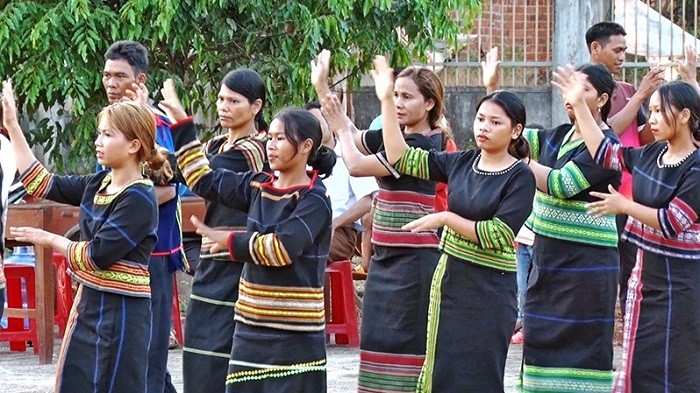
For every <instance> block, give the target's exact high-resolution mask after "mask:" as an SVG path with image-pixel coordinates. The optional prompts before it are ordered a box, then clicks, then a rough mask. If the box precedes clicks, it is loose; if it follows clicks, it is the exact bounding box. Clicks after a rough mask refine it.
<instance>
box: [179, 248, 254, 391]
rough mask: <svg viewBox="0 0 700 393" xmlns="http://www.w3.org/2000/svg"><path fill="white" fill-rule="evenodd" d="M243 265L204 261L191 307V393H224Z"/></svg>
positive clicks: (187, 383)
mask: <svg viewBox="0 0 700 393" xmlns="http://www.w3.org/2000/svg"><path fill="white" fill-rule="evenodd" d="M243 265H244V264H243V263H235V262H231V261H219V260H213V259H211V258H208V259H207V258H205V259H202V260H201V261H200V263H199V266H198V267H197V271H196V272H195V275H194V280H193V281H192V293H191V295H190V299H189V303H188V306H187V322H186V324H185V345H184V346H183V352H182V366H183V383H184V390H185V392H187V393H200V392H201V393H223V392H224V391H225V390H226V373H227V370H228V361H229V357H230V356H231V346H232V343H233V333H234V331H235V330H236V322H235V321H234V320H233V317H234V315H235V303H236V300H238V282H239V280H240V278H241V272H242V271H243Z"/></svg>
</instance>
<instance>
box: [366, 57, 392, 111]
mask: <svg viewBox="0 0 700 393" xmlns="http://www.w3.org/2000/svg"><path fill="white" fill-rule="evenodd" d="M373 62H374V69H373V70H371V71H370V73H371V75H372V78H373V79H374V90H375V91H376V93H377V98H379V100H380V101H384V100H393V99H394V70H393V69H392V68H391V67H389V63H387V61H386V57H384V56H375V57H374V61H373Z"/></svg>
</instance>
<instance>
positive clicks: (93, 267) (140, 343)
mask: <svg viewBox="0 0 700 393" xmlns="http://www.w3.org/2000/svg"><path fill="white" fill-rule="evenodd" d="M2 105H3V123H4V126H5V128H7V130H8V132H9V135H10V139H11V141H12V147H13V150H14V153H15V157H16V161H17V167H18V169H19V171H20V173H21V174H22V175H21V180H22V182H23V184H24V187H25V188H26V190H27V192H28V193H29V194H31V195H33V196H35V197H38V198H46V199H50V200H53V201H56V202H59V203H66V204H70V205H74V206H80V210H81V211H80V239H81V240H80V241H70V240H69V239H67V238H65V237H63V236H60V235H56V234H53V233H49V232H46V231H44V230H42V229H39V228H31V227H20V228H10V232H11V233H12V235H13V236H14V237H15V238H16V239H17V240H19V241H26V242H31V243H34V244H35V245H37V246H45V247H51V248H53V250H54V251H57V252H60V253H62V254H64V255H65V256H66V259H67V261H68V274H69V275H70V276H71V277H72V278H73V279H74V280H76V281H77V282H78V283H80V284H81V285H80V287H79V289H78V292H77V294H76V296H75V300H74V303H73V308H72V310H71V314H70V317H69V321H68V326H67V328H66V333H65V337H64V340H63V346H62V348H61V353H60V355H59V361H58V369H57V371H56V391H57V392H86V391H100V392H102V391H126V390H128V391H133V392H143V391H145V390H146V367H147V361H148V346H149V341H150V330H151V302H150V296H151V289H150V286H149V274H148V260H149V258H150V255H151V251H152V250H153V247H154V245H155V242H156V227H157V224H158V206H157V203H156V196H155V192H154V190H153V183H152V182H151V180H149V179H147V178H145V177H144V175H143V171H144V169H145V167H148V168H149V169H150V170H151V171H153V172H159V173H160V175H162V176H165V177H169V176H171V175H172V172H171V171H170V168H169V166H168V164H167V162H166V158H165V156H164V155H163V153H162V152H161V151H160V150H159V149H158V148H157V146H156V144H155V125H156V124H155V118H154V116H153V112H151V110H150V109H148V107H146V106H144V105H141V104H137V103H133V102H117V103H114V104H111V105H109V106H108V107H106V108H104V109H103V110H102V112H100V114H99V115H98V118H97V120H98V123H99V125H98V127H97V137H96V140H95V148H96V156H97V162H98V163H99V164H101V165H103V166H106V167H110V168H111V169H112V170H111V172H108V171H100V172H98V173H95V174H90V175H85V176H58V175H55V174H52V173H50V172H49V171H48V170H47V169H46V168H45V167H44V166H43V165H42V164H40V163H39V161H37V159H36V157H35V156H34V154H33V153H32V151H31V149H30V148H29V145H28V144H27V141H26V139H25V138H24V135H23V134H22V130H21V128H20V126H19V123H18V121H17V108H16V104H15V100H14V94H13V91H12V86H11V84H10V82H9V81H7V82H5V83H4V85H3V97H2Z"/></svg>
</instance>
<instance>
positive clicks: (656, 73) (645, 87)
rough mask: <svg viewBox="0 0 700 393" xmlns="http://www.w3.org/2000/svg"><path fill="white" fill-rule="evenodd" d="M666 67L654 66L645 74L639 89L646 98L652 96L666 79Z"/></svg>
mask: <svg viewBox="0 0 700 393" xmlns="http://www.w3.org/2000/svg"><path fill="white" fill-rule="evenodd" d="M665 71H666V69H665V68H664V67H654V68H652V69H650V70H649V72H647V74H646V75H644V78H642V82H641V83H640V84H639V88H638V89H637V91H638V92H639V93H640V94H642V96H643V97H644V98H645V99H646V98H649V97H651V95H652V94H654V92H655V91H656V89H658V88H659V86H661V85H662V84H663V83H664V82H666V80H665V79H664V72H665Z"/></svg>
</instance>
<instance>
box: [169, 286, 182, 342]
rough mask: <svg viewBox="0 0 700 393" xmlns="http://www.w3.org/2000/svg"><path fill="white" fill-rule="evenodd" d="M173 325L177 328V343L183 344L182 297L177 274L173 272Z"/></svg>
mask: <svg viewBox="0 0 700 393" xmlns="http://www.w3.org/2000/svg"><path fill="white" fill-rule="evenodd" d="M172 319H173V327H174V328H175V338H176V339H177V343H178V344H180V345H183V343H184V340H183V339H182V318H181V317H180V297H179V296H178V293H177V274H173V308H172Z"/></svg>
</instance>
